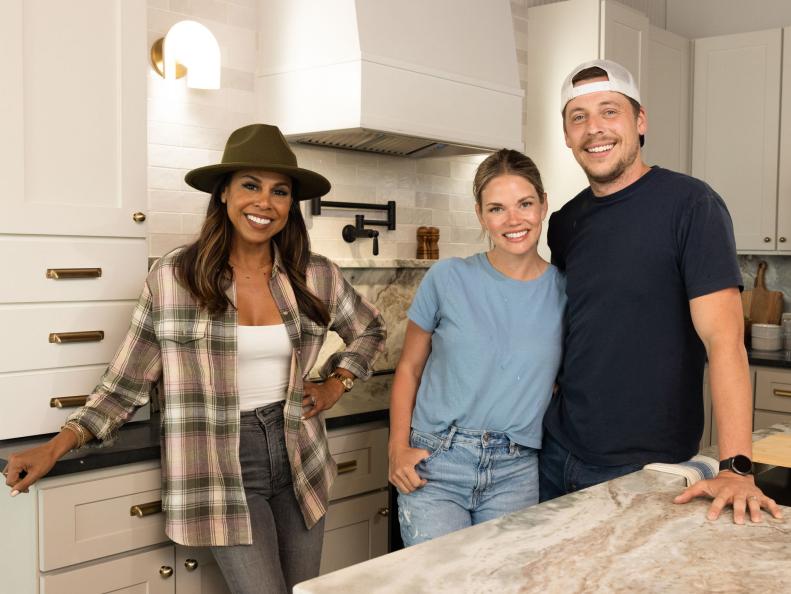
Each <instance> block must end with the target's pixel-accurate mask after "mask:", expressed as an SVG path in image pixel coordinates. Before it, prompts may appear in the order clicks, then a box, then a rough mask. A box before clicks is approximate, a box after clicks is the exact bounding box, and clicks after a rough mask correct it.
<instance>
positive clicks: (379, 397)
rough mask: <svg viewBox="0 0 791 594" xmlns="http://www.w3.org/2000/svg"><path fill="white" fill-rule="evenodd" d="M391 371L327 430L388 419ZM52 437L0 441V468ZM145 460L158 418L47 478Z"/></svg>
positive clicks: (348, 402)
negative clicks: (15, 456) (16, 455)
mask: <svg viewBox="0 0 791 594" xmlns="http://www.w3.org/2000/svg"><path fill="white" fill-rule="evenodd" d="M392 380H393V377H392V372H384V373H382V374H381V375H376V376H374V377H372V378H371V379H369V380H368V381H367V382H358V383H357V384H356V385H355V386H354V388H353V389H352V390H351V392H349V393H348V394H345V395H344V396H343V398H341V400H340V401H339V402H338V403H337V404H336V405H335V406H334V407H333V408H331V409H330V410H329V411H328V412H327V413H326V414H325V420H326V424H327V429H329V430H332V429H337V428H340V427H348V426H350V425H359V424H361V423H369V422H371V421H379V420H387V418H388V410H389V406H390V385H391V383H392ZM50 437H51V436H49V435H45V436H37V437H25V438H20V439H9V440H5V441H0V468H4V467H5V465H6V463H7V461H8V457H9V455H10V454H12V453H13V452H18V451H20V450H25V449H28V448H32V447H35V446H37V445H41V444H43V443H45V442H46V441H48V440H49V438H50ZM145 460H159V415H158V414H153V415H152V416H151V419H150V420H148V421H141V422H139V423H129V424H128V425H126V426H124V427H123V428H121V430H120V431H119V435H118V440H117V441H116V443H115V444H114V445H113V446H112V447H106V448H83V449H81V450H78V451H73V452H69V453H68V454H66V455H65V456H64V457H63V458H61V459H60V460H58V462H57V463H56V464H55V466H54V467H53V468H52V470H51V471H50V472H49V474H48V475H47V476H58V475H62V474H72V473H74V472H82V471H84V470H93V469H96V468H107V467H110V466H119V465H121V464H131V463H133V462H143V461H145Z"/></svg>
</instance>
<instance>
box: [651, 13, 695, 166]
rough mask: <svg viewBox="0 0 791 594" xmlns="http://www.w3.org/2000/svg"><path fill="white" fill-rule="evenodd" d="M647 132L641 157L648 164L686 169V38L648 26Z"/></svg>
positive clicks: (688, 45) (688, 49)
mask: <svg viewBox="0 0 791 594" xmlns="http://www.w3.org/2000/svg"><path fill="white" fill-rule="evenodd" d="M648 41H649V47H648V76H647V80H646V83H647V87H648V95H647V96H646V98H644V99H643V104H644V105H645V109H646V112H647V114H648V134H646V142H645V146H644V147H643V157H644V159H645V162H646V163H648V164H649V165H660V166H662V167H664V168H666V169H672V170H673V171H680V172H681V173H687V174H689V172H690V163H689V162H690V159H689V153H690V150H689V144H690V124H689V111H690V108H689V104H690V93H689V89H690V58H691V54H692V43H691V42H690V41H689V39H686V38H684V37H681V36H680V35H676V34H675V33H671V32H670V31H665V30H664V29H659V28H658V27H654V26H652V27H651V28H650V30H649V33H648Z"/></svg>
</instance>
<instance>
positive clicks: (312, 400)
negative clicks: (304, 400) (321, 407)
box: [310, 396, 316, 406]
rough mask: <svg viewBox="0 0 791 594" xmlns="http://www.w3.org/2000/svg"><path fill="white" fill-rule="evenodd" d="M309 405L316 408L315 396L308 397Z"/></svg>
mask: <svg viewBox="0 0 791 594" xmlns="http://www.w3.org/2000/svg"><path fill="white" fill-rule="evenodd" d="M310 403H311V405H313V406H316V397H315V396H311V397H310Z"/></svg>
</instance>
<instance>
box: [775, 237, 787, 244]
mask: <svg viewBox="0 0 791 594" xmlns="http://www.w3.org/2000/svg"><path fill="white" fill-rule="evenodd" d="M777 241H779V242H780V243H785V242H786V238H785V237H781V238H780V239H778V240H777Z"/></svg>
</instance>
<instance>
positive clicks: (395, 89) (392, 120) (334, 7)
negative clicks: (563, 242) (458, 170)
mask: <svg viewBox="0 0 791 594" xmlns="http://www.w3.org/2000/svg"><path fill="white" fill-rule="evenodd" d="M259 11H260V12H259V34H260V39H259V57H258V73H257V76H256V101H257V116H258V119H259V121H261V122H266V123H271V124H276V125H278V126H279V127H280V129H281V130H282V131H283V133H284V134H285V135H286V136H287V137H288V138H289V139H290V140H291V141H296V142H303V143H308V144H313V145H321V146H328V147H333V148H347V149H354V150H363V151H371V152H377V153H383V154H389V155H399V156H408V157H426V156H448V155H454V154H468V153H480V152H488V151H491V150H496V149H499V148H504V147H505V148H514V149H517V150H523V149H524V144H523V141H522V126H523V124H522V97H523V91H522V89H521V88H520V86H519V72H518V68H517V61H516V48H515V45H514V35H513V23H512V20H511V6H510V2H509V0H261V2H260V5H259Z"/></svg>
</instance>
